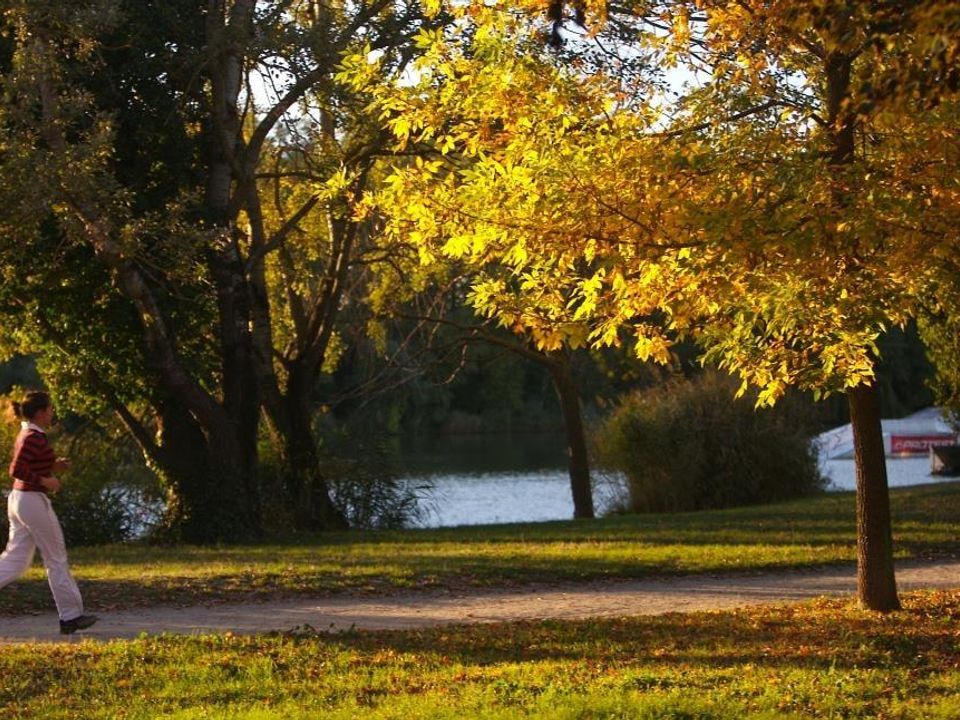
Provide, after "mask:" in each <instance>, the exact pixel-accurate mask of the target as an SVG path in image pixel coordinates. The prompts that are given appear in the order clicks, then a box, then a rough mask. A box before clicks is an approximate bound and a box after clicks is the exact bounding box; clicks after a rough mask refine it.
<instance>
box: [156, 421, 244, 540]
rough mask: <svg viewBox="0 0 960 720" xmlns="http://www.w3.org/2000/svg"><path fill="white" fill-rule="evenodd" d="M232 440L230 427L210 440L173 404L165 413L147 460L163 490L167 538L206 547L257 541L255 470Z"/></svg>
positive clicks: (233, 437) (198, 426) (242, 449)
mask: <svg viewBox="0 0 960 720" xmlns="http://www.w3.org/2000/svg"><path fill="white" fill-rule="evenodd" d="M211 440H213V441H212V442H211ZM235 440H236V438H235V436H234V433H233V428H230V427H224V428H221V429H219V430H218V431H216V432H214V433H211V434H210V439H208V436H207V435H206V434H205V433H204V432H203V429H202V428H201V426H200V425H199V423H197V422H196V420H194V418H193V417H192V416H191V415H190V413H189V412H187V411H186V410H185V409H184V408H183V407H181V406H179V405H178V404H175V403H171V404H168V405H167V406H166V407H165V408H164V410H163V413H162V418H161V422H160V432H159V437H158V441H159V442H158V443H157V444H156V445H155V446H154V448H153V450H152V452H151V459H152V461H153V463H152V464H153V465H154V466H155V467H156V469H157V470H158V472H159V474H160V475H161V477H162V478H163V480H164V483H165V485H166V489H167V498H166V500H167V508H166V516H165V518H164V525H165V532H166V534H167V535H168V536H169V537H170V538H171V539H174V540H183V541H187V542H196V543H207V542H219V541H226V542H236V541H241V540H253V539H256V538H257V537H258V536H259V532H260V512H259V503H258V502H257V497H258V496H257V493H256V492H255V491H252V490H251V483H252V482H253V481H254V480H255V477H254V476H252V475H251V471H252V469H253V468H252V466H251V465H250V463H249V462H248V461H245V457H246V456H247V453H246V452H245V451H244V448H242V447H238V446H237V444H236V442H235Z"/></svg>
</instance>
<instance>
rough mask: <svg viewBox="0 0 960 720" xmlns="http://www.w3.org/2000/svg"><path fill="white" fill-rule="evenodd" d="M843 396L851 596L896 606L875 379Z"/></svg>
mask: <svg viewBox="0 0 960 720" xmlns="http://www.w3.org/2000/svg"><path fill="white" fill-rule="evenodd" d="M847 399H848V402H849V404H850V420H851V423H852V425H853V448H854V456H855V458H856V467H857V598H858V600H859V601H860V604H861V605H862V606H863V607H865V608H868V609H870V610H876V611H879V612H889V611H891V610H899V609H900V601H899V599H898V598H897V583H896V579H895V576H894V569H893V533H892V531H891V524H890V496H889V492H888V490H887V466H886V459H885V453H884V449H883V432H882V429H881V425H880V394H879V391H878V390H877V386H876V385H875V384H871V385H858V386H857V387H855V388H853V389H852V390H850V391H849V392H848V393H847Z"/></svg>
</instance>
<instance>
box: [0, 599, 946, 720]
mask: <svg viewBox="0 0 960 720" xmlns="http://www.w3.org/2000/svg"><path fill="white" fill-rule="evenodd" d="M904 601H905V602H904V610H903V611H901V612H896V613H892V614H890V615H877V614H873V613H869V612H866V611H862V610H859V609H858V608H857V607H856V606H855V605H853V604H852V603H850V602H847V601H843V600H820V601H815V602H812V603H806V604H802V605H797V606H790V607H779V608H766V609H758V608H753V609H743V610H738V611H732V612H711V613H695V614H687V615H685V614H674V615H666V616H659V617H642V618H623V619H614V620H609V619H603V620H589V621H579V622H559V621H550V622H523V623H511V624H498V625H474V626H460V627H447V628H440V629H427V630H417V631H395V632H363V633H346V634H338V635H324V634H312V633H309V634H300V635H294V634H272V635H267V636H259V637H241V636H232V635H224V636H206V637H172V636H171V637H159V638H143V639H139V640H135V641H130V642H113V643H109V644H97V643H94V642H83V643H79V644H74V645H62V646H49V645H32V646H31V645H24V646H12V647H9V648H6V649H5V651H4V653H3V654H2V655H0V717H4V718H7V717H10V718H28V717H44V718H64V719H65V718H91V719H95V718H131V719H134V718H155V717H175V718H316V717H324V718H348V717H364V718H368V717H369V718H404V719H405V720H409V719H411V718H465V717H471V718H473V717H477V718H512V717H542V718H627V717H628V718H679V717H691V718H724V719H726V718H731V719H732V718H741V717H752V718H781V717H788V718H789V717H793V718H809V717H857V718H860V717H886V718H926V717H941V718H953V717H957V710H958V708H960V705H958V704H957V701H956V698H957V697H960V629H958V628H960V592H957V591H954V592H926V593H911V594H907V595H905V596H904Z"/></svg>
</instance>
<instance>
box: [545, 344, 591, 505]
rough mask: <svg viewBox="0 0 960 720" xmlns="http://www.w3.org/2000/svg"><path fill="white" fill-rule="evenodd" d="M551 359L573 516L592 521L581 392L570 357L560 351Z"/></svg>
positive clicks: (588, 464)
mask: <svg viewBox="0 0 960 720" xmlns="http://www.w3.org/2000/svg"><path fill="white" fill-rule="evenodd" d="M548 358H549V362H548V364H547V367H548V368H549V370H550V377H551V378H552V380H553V387H554V389H555V390H556V391H557V398H558V399H559V400H560V409H561V411H562V412H563V425H564V428H565V430H566V433H567V455H568V457H569V469H570V490H571V492H572V494H573V516H574V517H575V518H592V517H594V512H593V491H592V489H591V486H590V460H589V458H588V456H587V441H586V437H585V433H584V428H583V413H582V412H581V407H580V392H579V390H578V388H577V382H576V378H575V377H574V374H573V368H572V366H571V362H570V356H569V355H568V354H566V353H564V352H560V353H555V354H552V355H549V356H548Z"/></svg>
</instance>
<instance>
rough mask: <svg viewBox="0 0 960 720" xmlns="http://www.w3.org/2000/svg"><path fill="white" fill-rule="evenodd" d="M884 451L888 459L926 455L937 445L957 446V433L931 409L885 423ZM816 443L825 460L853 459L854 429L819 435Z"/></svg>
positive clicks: (847, 426)
mask: <svg viewBox="0 0 960 720" xmlns="http://www.w3.org/2000/svg"><path fill="white" fill-rule="evenodd" d="M880 422H881V425H882V428H883V448H884V451H885V452H886V454H887V455H888V456H901V455H926V454H928V453H929V452H930V448H931V447H933V446H936V445H953V444H955V443H956V442H957V433H956V431H954V430H953V428H951V427H950V425H948V424H947V422H946V421H945V420H944V419H943V412H942V411H941V410H940V408H935V407H928V408H924V409H923V410H920V411H919V412H915V413H914V414H913V415H908V416H907V417H905V418H899V419H896V420H893V419H888V420H881V421H880ZM814 442H815V443H816V444H817V445H818V447H819V449H820V458H821V460H836V459H841V458H852V457H853V428H852V427H851V426H850V424H849V423H848V424H846V425H841V426H840V427H838V428H834V429H833V430H827V431H826V432H825V433H821V434H820V435H818V436H817V437H816V438H815V439H814Z"/></svg>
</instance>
